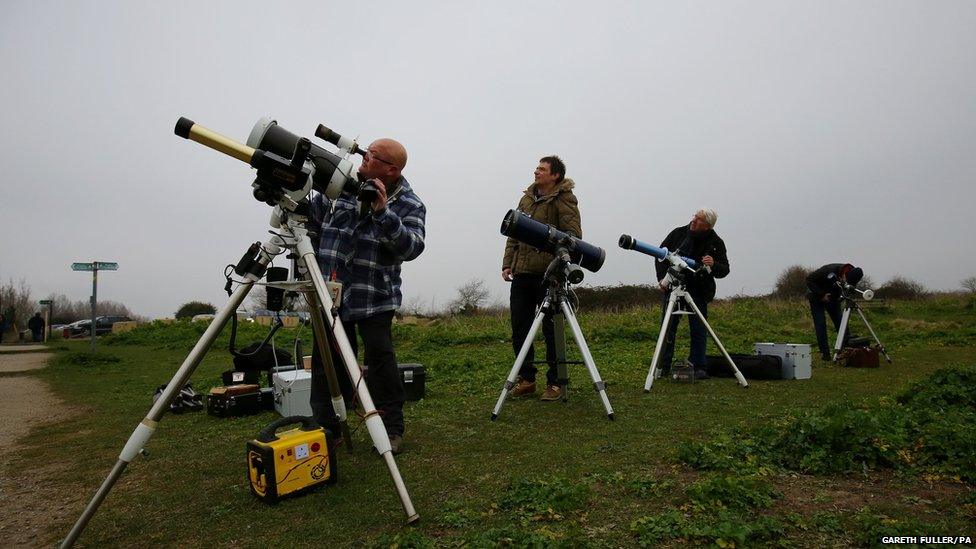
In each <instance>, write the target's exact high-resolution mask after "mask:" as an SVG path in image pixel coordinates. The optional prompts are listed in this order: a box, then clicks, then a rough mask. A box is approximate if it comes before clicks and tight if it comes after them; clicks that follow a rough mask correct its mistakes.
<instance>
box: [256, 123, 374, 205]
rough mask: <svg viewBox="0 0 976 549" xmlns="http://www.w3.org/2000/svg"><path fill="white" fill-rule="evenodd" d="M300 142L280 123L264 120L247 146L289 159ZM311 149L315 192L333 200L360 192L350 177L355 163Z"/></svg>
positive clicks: (312, 147)
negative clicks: (342, 195) (341, 194)
mask: <svg viewBox="0 0 976 549" xmlns="http://www.w3.org/2000/svg"><path fill="white" fill-rule="evenodd" d="M333 133H334V132H333ZM337 135H338V134H337ZM300 139H302V138H300V137H298V136H297V135H295V134H293V133H291V132H290V131H288V130H286V129H284V128H282V127H281V126H279V125H278V122H277V121H275V120H271V119H270V118H262V119H260V120H258V121H257V123H256V124H254V127H253V128H252V129H251V134H250V135H249V136H248V138H247V145H248V146H249V147H254V148H256V149H260V150H264V151H268V152H271V153H274V154H277V155H279V156H283V157H285V158H291V155H292V152H293V151H294V150H295V146H296V145H297V144H298V141H299V140H300ZM309 145H310V146H309V150H308V159H309V160H310V161H311V162H312V164H313V165H314V166H315V173H314V175H313V176H312V185H313V188H314V189H315V190H317V191H318V192H320V193H322V194H324V195H326V196H328V197H329V198H335V197H337V196H339V194H340V193H342V191H343V189H347V190H350V191H352V192H355V191H356V190H357V189H358V188H359V185H358V182H357V181H356V180H355V179H354V178H353V177H351V176H350V174H351V173H352V162H349V161H348V160H345V159H343V158H340V157H338V156H336V155H334V154H332V153H330V152H329V151H327V150H325V149H323V148H322V147H319V146H318V145H315V144H312V143H310V144H309Z"/></svg>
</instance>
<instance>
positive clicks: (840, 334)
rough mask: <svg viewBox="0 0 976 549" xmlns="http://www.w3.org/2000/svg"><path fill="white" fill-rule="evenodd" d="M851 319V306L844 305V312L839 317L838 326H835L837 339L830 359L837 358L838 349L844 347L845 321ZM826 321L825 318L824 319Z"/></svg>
mask: <svg viewBox="0 0 976 549" xmlns="http://www.w3.org/2000/svg"><path fill="white" fill-rule="evenodd" d="M850 320H851V307H850V305H847V306H845V307H844V313H843V315H841V317H840V327H839V328H837V341H836V342H834V356H833V358H831V360H837V357H838V356H839V355H840V350H841V349H843V348H844V335H845V334H846V333H847V323H848V322H850ZM824 322H825V323H826V322H827V320H826V319H824Z"/></svg>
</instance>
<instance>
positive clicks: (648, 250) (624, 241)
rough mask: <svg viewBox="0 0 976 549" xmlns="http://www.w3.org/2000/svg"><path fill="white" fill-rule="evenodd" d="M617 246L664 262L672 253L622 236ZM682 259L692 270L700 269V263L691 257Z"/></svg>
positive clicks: (628, 236)
mask: <svg viewBox="0 0 976 549" xmlns="http://www.w3.org/2000/svg"><path fill="white" fill-rule="evenodd" d="M617 244H618V245H619V246H620V247H621V248H623V249H625V250H634V251H635V252H640V253H642V254H647V255H649V256H651V257H654V258H656V259H657V260H658V261H664V260H666V259H667V258H668V255H670V254H671V252H670V251H669V250H668V249H667V248H658V247H657V246H652V245H650V244H647V243H645V242H641V241H640V240H637V239H636V238H634V237H632V236H630V235H626V234H622V235H620V239H619V240H618V241H617ZM680 257H681V259H682V260H683V261H684V262H685V263H687V264H688V266H689V267H691V268H692V269H697V268H698V262H697V261H695V260H694V259H692V258H690V257H685V256H680Z"/></svg>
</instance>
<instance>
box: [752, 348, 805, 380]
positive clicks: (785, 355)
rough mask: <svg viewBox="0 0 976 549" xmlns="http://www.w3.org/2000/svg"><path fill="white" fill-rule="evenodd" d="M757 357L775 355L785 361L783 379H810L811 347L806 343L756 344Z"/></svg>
mask: <svg viewBox="0 0 976 549" xmlns="http://www.w3.org/2000/svg"><path fill="white" fill-rule="evenodd" d="M753 350H754V351H755V353H756V354H757V355H774V356H778V357H779V358H780V360H782V361H783V379H810V376H811V374H812V373H813V370H812V368H811V367H810V346H809V345H807V344H806V343H756V344H754V346H753Z"/></svg>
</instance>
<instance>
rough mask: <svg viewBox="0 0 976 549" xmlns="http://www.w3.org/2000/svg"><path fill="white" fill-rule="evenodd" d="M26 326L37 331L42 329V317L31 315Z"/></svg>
mask: <svg viewBox="0 0 976 549" xmlns="http://www.w3.org/2000/svg"><path fill="white" fill-rule="evenodd" d="M27 327H28V328H30V329H31V331H34V332H39V331H41V330H43V329H44V319H43V318H41V317H39V316H32V317H30V319H29V320H28V321H27Z"/></svg>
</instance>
